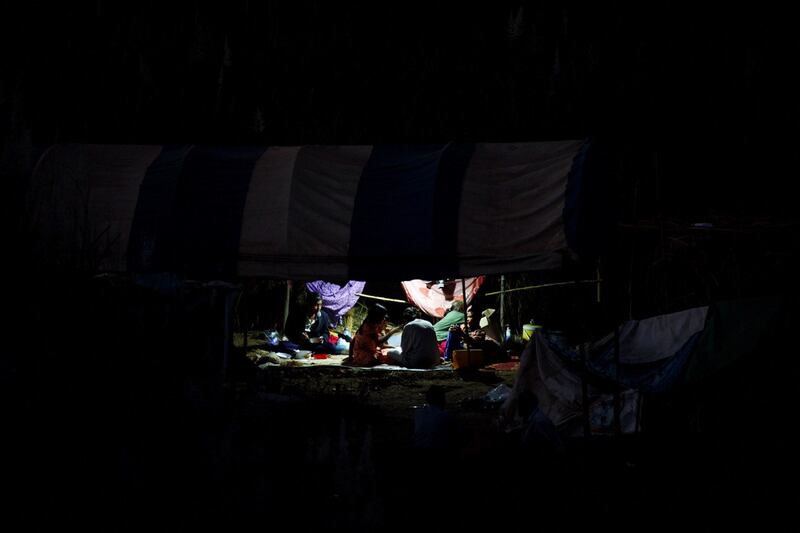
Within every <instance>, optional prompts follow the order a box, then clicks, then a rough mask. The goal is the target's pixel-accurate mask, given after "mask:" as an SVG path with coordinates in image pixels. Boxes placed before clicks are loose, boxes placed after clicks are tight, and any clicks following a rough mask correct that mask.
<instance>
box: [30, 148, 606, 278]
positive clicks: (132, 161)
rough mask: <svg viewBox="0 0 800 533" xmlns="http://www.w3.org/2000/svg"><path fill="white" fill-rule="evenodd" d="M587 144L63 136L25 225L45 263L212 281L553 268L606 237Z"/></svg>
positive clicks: (44, 166)
mask: <svg viewBox="0 0 800 533" xmlns="http://www.w3.org/2000/svg"><path fill="white" fill-rule="evenodd" d="M591 147H592V144H591V143H588V142H582V141H562V142H535V143H513V144H512V143H507V144H504V143H480V144H455V143H449V144H444V145H375V146H301V147H245V148H220V147H205V146H125V145H119V146H107V145H77V144H69V145H56V146H52V147H50V148H49V149H47V150H46V151H45V153H44V155H43V156H42V157H41V159H40V161H39V162H38V164H37V166H36V168H35V170H34V175H33V179H32V185H31V188H30V191H29V199H30V202H29V221H30V223H31V224H30V230H31V231H32V232H33V234H34V238H35V242H36V243H37V244H38V247H39V248H38V250H37V251H38V252H39V255H40V257H41V260H42V262H43V264H52V263H59V264H71V265H79V266H82V267H86V268H90V269H95V270H101V271H128V272H136V273H146V272H150V273H158V272H174V273H177V274H179V275H181V276H190V277H195V278H205V279H217V278H232V277H235V276H270V277H277V278H283V279H326V280H331V281H337V280H341V281H344V280H351V279H360V280H363V279H394V280H398V279H414V278H424V279H435V278H443V277H466V276H475V275H480V274H491V273H501V272H513V271H529V270H535V269H542V268H553V267H558V266H559V265H560V264H561V262H562V260H563V258H564V256H566V255H570V254H574V253H576V252H577V253H578V254H580V253H581V249H580V248H581V246H580V243H581V242H584V243H589V242H590V243H592V244H593V245H595V244H596V243H597V242H600V241H599V240H598V239H596V238H590V237H589V236H588V235H589V234H588V233H587V234H585V235H582V232H584V231H589V232H595V231H596V230H597V228H598V227H600V226H601V225H599V224H597V221H596V220H594V219H592V217H593V216H595V215H596V214H597V212H598V206H597V205H595V204H593V203H592V202H593V200H592V199H591V196H592V191H595V192H596V191H597V190H598V188H599V187H601V186H600V185H598V182H593V179H594V178H593V177H592V174H593V173H592V172H590V170H591V167H592V165H591V164H590V163H591V161H592V157H591V154H592V153H593V152H592V149H591ZM598 175H599V174H598ZM589 207H591V209H589Z"/></svg>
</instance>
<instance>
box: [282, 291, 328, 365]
mask: <svg viewBox="0 0 800 533" xmlns="http://www.w3.org/2000/svg"><path fill="white" fill-rule="evenodd" d="M330 328H331V321H330V318H329V317H328V313H326V312H325V311H323V309H322V298H320V297H319V296H317V295H316V294H308V295H307V296H306V298H305V299H304V301H303V302H302V303H301V305H300V306H299V307H298V308H296V309H295V310H294V312H293V313H292V314H290V315H289V318H288V320H287V321H286V330H285V334H286V338H288V339H289V341H291V342H293V343H294V344H296V345H298V346H299V347H300V348H301V349H303V350H312V351H314V352H319V353H336V346H334V345H333V344H331V343H330V342H328V338H329V334H330Z"/></svg>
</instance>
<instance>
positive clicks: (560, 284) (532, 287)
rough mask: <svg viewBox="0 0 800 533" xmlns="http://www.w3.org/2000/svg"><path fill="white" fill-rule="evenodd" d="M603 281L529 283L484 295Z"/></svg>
mask: <svg viewBox="0 0 800 533" xmlns="http://www.w3.org/2000/svg"><path fill="white" fill-rule="evenodd" d="M601 281H603V280H602V279H600V278H598V279H583V280H575V281H559V282H557V283H545V284H543V285H529V286H527V287H518V288H516V289H508V290H502V291H495V292H487V293H486V296H494V295H496V294H504V293H509V292H516V291H527V290H532V289H543V288H545V287H563V286H564V285H575V284H576V283H600V282H601Z"/></svg>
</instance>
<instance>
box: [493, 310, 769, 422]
mask: <svg viewBox="0 0 800 533" xmlns="http://www.w3.org/2000/svg"><path fill="white" fill-rule="evenodd" d="M783 310H784V307H783V304H782V303H781V302H780V301H779V300H776V299H759V300H740V301H730V302H722V303H718V304H715V305H713V306H711V307H710V308H709V307H697V308H693V309H687V310H684V311H679V312H676V313H670V314H665V315H659V316H655V317H651V318H647V319H644V320H630V321H627V322H625V323H623V324H622V325H621V326H620V328H619V332H618V333H611V334H609V335H607V336H606V337H604V338H603V339H601V340H599V341H597V342H594V343H588V344H587V345H586V346H585V350H583V353H582V351H581V350H580V349H579V348H578V347H571V346H569V345H568V344H567V341H566V339H565V338H564V337H563V336H561V335H560V334H557V333H555V332H547V331H540V332H538V333H537V334H536V335H535V336H534V338H533V339H532V341H531V342H530V343H529V344H528V346H527V347H526V349H525V351H524V352H523V354H522V357H521V360H520V367H519V371H518V375H517V378H516V380H515V382H514V389H513V391H512V394H511V395H510V396H509V397H508V399H507V401H506V403H505V405H504V410H505V412H506V413H507V414H510V413H511V412H512V411H513V409H514V406H515V404H516V397H517V395H518V394H519V392H520V391H521V390H526V389H527V390H531V391H533V392H534V393H536V394H537V396H539V399H540V402H541V407H542V410H543V411H545V413H546V414H547V415H548V416H549V417H550V418H551V419H552V420H553V422H554V423H556V424H557V425H560V426H561V427H562V429H563V430H564V431H565V432H567V433H571V434H579V433H580V432H581V431H582V430H581V423H580V422H581V420H582V416H583V401H584V398H583V391H582V386H583V379H585V380H586V382H587V385H588V387H587V391H588V393H587V396H586V401H587V402H588V406H589V409H588V411H589V417H590V420H589V422H590V426H591V429H592V431H594V432H598V433H602V432H611V431H612V423H613V420H614V413H613V394H612V393H613V390H614V388H616V387H617V386H619V389H620V391H621V394H620V406H621V412H620V426H621V430H622V432H623V433H631V432H633V431H635V429H636V423H637V419H638V417H639V413H638V409H639V401H638V400H639V394H640V393H642V392H645V393H660V392H665V391H667V390H669V389H671V388H673V387H677V386H688V385H695V384H698V383H700V382H702V381H703V380H705V379H708V378H710V377H711V376H713V375H714V374H717V373H719V372H720V371H721V370H722V369H724V368H726V367H729V366H731V365H733V364H734V363H735V362H736V361H737V360H739V359H741V358H742V357H744V356H745V355H747V354H748V353H752V352H754V351H755V349H756V347H757V346H758V345H759V343H762V342H764V339H765V337H766V336H767V335H768V332H769V330H770V325H771V324H773V323H775V322H778V321H779V315H780V313H781V312H783ZM616 350H619V352H618V353H615V352H616ZM584 354H585V355H584ZM617 361H618V362H619V364H617Z"/></svg>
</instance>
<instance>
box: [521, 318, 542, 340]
mask: <svg viewBox="0 0 800 533" xmlns="http://www.w3.org/2000/svg"><path fill="white" fill-rule="evenodd" d="M540 329H542V326H537V325H536V324H534V323H533V322H531V323H530V324H525V325H523V326H522V340H524V341H529V340H531V337H533V335H534V334H535V333H536V332H537V331H538V330H540Z"/></svg>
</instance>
